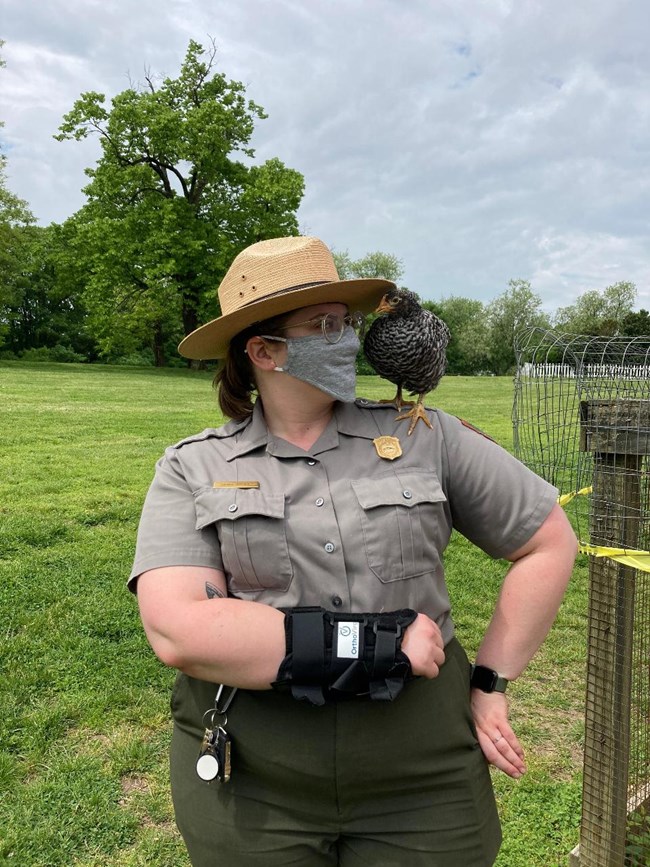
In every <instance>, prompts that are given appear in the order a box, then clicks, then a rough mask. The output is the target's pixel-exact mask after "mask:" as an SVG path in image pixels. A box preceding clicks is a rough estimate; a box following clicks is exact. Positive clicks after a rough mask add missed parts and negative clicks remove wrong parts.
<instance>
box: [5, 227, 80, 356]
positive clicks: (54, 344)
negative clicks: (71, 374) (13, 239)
mask: <svg viewBox="0 0 650 867" xmlns="http://www.w3.org/2000/svg"><path fill="white" fill-rule="evenodd" d="M21 240H22V244H21V256H20V269H18V270H16V272H15V273H14V277H13V281H12V292H11V299H10V300H9V301H8V302H7V303H6V304H5V307H4V318H5V325H6V334H5V350H6V351H11V352H12V353H14V354H17V355H18V354H22V353H24V352H25V351H28V350H32V349H46V350H54V352H53V353H52V354H51V356H50V357H53V358H58V359H59V360H62V361H63V360H88V361H93V360H95V359H96V358H97V351H96V345H95V340H94V337H93V335H92V334H91V333H90V332H89V331H88V329H87V327H86V310H85V307H84V305H83V302H82V300H81V297H80V295H81V291H80V290H81V287H80V286H79V285H78V284H75V283H71V282H70V281H69V280H68V279H66V278H67V275H66V272H65V270H64V269H63V268H61V260H62V258H65V256H66V255H67V239H66V232H65V228H64V227H61V226H57V225H55V224H53V225H51V226H48V227H47V228H44V227H42V226H28V227H26V228H25V229H24V231H23V232H22V239H21Z"/></svg>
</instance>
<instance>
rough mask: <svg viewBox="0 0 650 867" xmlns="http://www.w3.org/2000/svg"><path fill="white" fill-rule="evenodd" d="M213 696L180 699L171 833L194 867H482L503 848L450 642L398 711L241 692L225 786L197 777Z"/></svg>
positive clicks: (195, 689) (457, 649) (187, 683)
mask: <svg viewBox="0 0 650 867" xmlns="http://www.w3.org/2000/svg"><path fill="white" fill-rule="evenodd" d="M215 691H216V688H215V686H214V684H208V683H205V682H204V681H198V680H194V679H192V678H188V677H186V676H185V675H179V678H178V680H177V683H176V687H175V689H174V694H173V698H172V710H173V713H174V719H175V726H174V735H173V739H172V750H171V777H172V794H173V799H174V808H175V812H176V821H177V823H178V827H179V828H180V831H181V833H182V835H183V837H184V839H185V843H186V845H187V848H188V852H189V854H190V858H191V861H192V864H193V865H194V867H212V865H224V867H276V865H278V867H279V865H293V867H301V865H304V867H319V865H342V867H360V865H381V867H391V865H395V867H398V865H399V867H419V865H427V867H488V865H491V864H492V863H493V862H494V859H495V857H496V854H497V851H498V849H499V845H500V842H501V832H500V827H499V820H498V816H497V812H496V806H495V802H494V795H493V792H492V786H491V782H490V776H489V772H488V769H487V765H486V762H485V759H484V757H483V754H482V752H481V749H480V747H479V745H478V742H477V740H476V736H475V731H474V727H473V722H472V718H471V713H470V708H469V663H468V661H467V657H466V655H465V653H464V651H463V649H462V647H461V646H460V644H459V643H458V642H457V641H456V640H455V639H452V641H451V642H450V643H449V644H448V645H447V648H446V661H445V664H444V665H443V667H442V669H441V671H440V675H439V676H438V677H437V678H435V679H434V680H425V679H423V678H419V679H416V680H413V681H412V682H410V683H408V684H407V685H406V687H405V689H404V691H403V693H402V695H401V696H400V697H399V698H398V699H397V700H396V701H395V702H371V701H361V700H360V701H348V702H341V703H339V704H337V705H328V706H325V707H312V706H311V705H308V704H306V703H304V702H298V701H295V700H294V699H292V698H291V697H290V696H288V695H285V694H280V693H276V692H271V691H244V690H240V691H239V692H238V693H237V695H236V696H235V699H234V701H233V704H232V705H231V707H230V709H229V711H228V724H227V729H228V732H229V733H230V735H231V736H232V741H233V747H232V778H231V781H230V782H229V783H225V784H224V783H220V782H218V781H214V782H212V783H210V784H208V783H205V782H203V781H202V780H200V779H199V778H198V776H197V774H196V771H195V764H196V759H197V756H198V753H199V748H200V744H201V739H202V736H203V725H202V722H201V720H202V717H203V714H204V712H205V711H206V710H208V708H210V707H212V706H213V703H214V697H215Z"/></svg>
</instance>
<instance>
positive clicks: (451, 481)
mask: <svg viewBox="0 0 650 867" xmlns="http://www.w3.org/2000/svg"><path fill="white" fill-rule="evenodd" d="M429 417H430V419H431V421H432V424H433V430H432V431H431V430H429V429H428V428H425V427H424V425H420V426H418V427H417V428H416V430H415V432H414V433H413V435H412V436H410V437H408V436H406V424H405V423H404V422H396V421H395V408H394V407H393V406H386V405H384V404H373V403H371V402H370V401H367V400H357V401H356V403H354V404H343V403H339V404H336V406H335V410H334V415H333V417H332V419H331V421H330V423H329V425H328V427H327V428H326V430H325V431H324V432H323V434H322V435H321V437H320V438H319V439H318V441H317V442H316V443H315V444H314V445H313V446H312V448H311V449H310V450H309V452H305V451H303V449H301V448H298V447H297V446H294V445H292V444H291V443H288V442H286V441H285V440H282V439H279V438H276V437H274V436H273V435H272V434H271V433H270V432H269V431H268V429H267V427H266V424H265V421H264V415H263V413H262V407H261V404H260V403H259V402H258V403H257V405H256V407H255V411H254V412H253V415H252V417H251V418H250V419H247V420H246V421H244V422H229V423H228V424H226V425H224V426H223V427H221V428H217V429H207V430H205V431H203V432H202V433H200V434H198V435H196V436H192V437H188V438H187V439H184V440H182V441H181V442H179V443H177V444H176V445H175V446H171V447H170V448H168V449H167V451H166V452H165V455H164V457H162V458H161V459H160V461H159V462H158V464H157V465H156V475H155V478H154V480H153V482H152V484H151V487H150V489H149V492H148V494H147V498H146V501H145V504H144V508H143V512H142V518H141V521H140V527H139V531H138V542H137V549H136V556H135V562H134V565H133V570H132V573H131V577H130V579H129V583H130V586H131V588H132V589H135V583H134V582H135V579H136V578H137V576H138V575H140V574H141V573H142V572H145V571H146V570H148V569H155V568H157V567H160V566H181V565H182V566H211V567H213V568H216V569H220V570H222V571H223V572H224V573H225V575H226V579H227V584H228V593H229V595H231V596H235V597H238V598H241V599H249V600H255V601H257V602H264V603H266V604H268V605H272V606H274V607H280V606H289V607H294V606H302V605H320V606H322V607H323V608H326V609H329V610H340V611H354V612H363V611H372V612H377V611H381V610H384V611H392V610H395V609H398V608H413V609H415V610H416V611H420V612H423V613H425V614H427V615H429V617H431V618H432V619H434V620H435V621H436V622H437V623H438V625H439V626H440V628H441V630H442V633H443V637H444V640H445V642H447V641H448V640H449V639H450V638H451V636H452V635H453V624H452V621H451V617H450V603H449V596H448V593H447V588H446V586H445V579H444V569H443V564H442V555H443V551H444V550H445V547H446V545H447V543H448V541H449V537H450V535H451V531H452V529H453V528H455V529H457V530H458V531H459V532H460V533H462V534H463V535H464V536H466V537H467V538H468V539H469V540H470V541H472V542H474V543H475V544H476V545H478V546H479V547H480V548H482V549H483V550H484V551H485V552H486V553H488V554H489V555H490V556H492V557H502V556H505V555H508V554H511V553H512V552H513V551H515V550H517V548H519V547H521V545H523V544H524V543H525V542H527V541H528V539H529V538H530V537H531V536H532V535H533V534H534V533H535V531H536V530H537V529H538V528H539V527H540V526H541V524H542V523H543V522H544V519H545V518H546V517H547V515H548V514H549V512H550V510H551V507H552V506H553V504H554V503H555V502H556V498H557V490H556V489H555V488H553V487H552V486H551V485H549V484H547V482H545V481H543V480H542V479H541V478H539V477H538V476H536V475H535V474H534V473H532V472H531V471H530V470H528V469H527V468H526V467H525V466H524V465H523V464H521V463H520V462H519V461H517V460H516V459H515V458H513V457H512V455H510V454H509V453H508V452H506V451H505V450H504V449H502V448H501V447H500V446H498V445H497V444H496V443H494V442H492V441H491V440H490V439H488V438H487V437H485V436H483V435H482V434H480V433H479V432H477V431H475V430H474V429H473V428H469V427H467V426H466V425H465V424H463V423H462V422H461V421H459V420H458V419H457V418H454V417H453V416H449V415H447V414H446V413H444V412H441V411H439V410H430V411H429ZM380 436H392V437H397V438H398V440H399V443H400V446H401V449H402V454H401V456H399V457H398V458H396V459H394V460H389V459H387V458H386V457H382V456H381V454H380V452H381V449H380V448H378V447H376V446H375V444H374V442H373V441H374V440H375V439H376V438H378V437H380ZM232 483H235V484H234V485H233V484H232ZM245 483H249V484H245ZM250 483H253V484H250ZM231 485H232V486H231ZM476 581H477V583H478V582H479V581H480V576H478V575H477V576H476Z"/></svg>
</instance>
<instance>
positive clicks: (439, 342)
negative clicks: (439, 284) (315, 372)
mask: <svg viewBox="0 0 650 867" xmlns="http://www.w3.org/2000/svg"><path fill="white" fill-rule="evenodd" d="M376 312H377V313H382V314H385V315H383V316H379V317H378V318H377V319H375V321H374V322H373V323H372V325H371V326H370V328H369V329H368V333H367V334H366V337H365V340H364V342H363V349H364V352H365V354H366V358H367V359H368V361H369V362H370V364H371V365H372V367H373V368H374V369H375V370H376V371H377V373H378V374H379V376H382V377H383V378H384V379H387V380H389V382H393V383H395V385H397V394H396V395H395V398H394V400H392V401H387V402H390V403H394V404H395V406H396V408H397V410H398V411H399V410H401V409H402V408H403V407H405V406H410V407H412V409H410V410H409V411H408V412H405V413H403V414H402V415H398V416H397V419H398V420H401V419H407V418H410V419H411V424H410V426H409V430H408V436H410V435H411V434H412V433H413V431H414V430H415V426H416V424H417V422H418V419H422V421H423V422H424V423H425V424H426V425H428V426H429V427H431V423H430V422H429V419H428V418H427V415H426V411H425V409H424V405H423V400H424V395H425V394H426V393H427V392H428V391H432V390H433V389H434V388H435V387H436V386H437V385H438V383H439V382H440V380H441V378H442V376H443V374H444V372H445V367H446V364H447V358H446V355H445V349H446V348H447V344H448V343H449V338H450V333H449V329H448V328H447V326H446V325H445V323H444V322H443V321H442V319H439V318H438V317H437V316H436V315H435V314H434V313H430V312H429V311H428V310H424V309H423V308H422V307H421V306H420V302H419V301H418V298H417V295H416V294H415V293H414V292H410V291H409V290H408V289H390V290H389V291H388V292H387V293H386V294H385V295H384V297H383V298H382V299H381V302H380V303H379V307H377V310H376ZM402 388H407V389H408V390H409V392H410V393H411V394H412V395H415V394H417V396H418V399H417V401H416V403H415V405H413V401H405V400H403V399H402Z"/></svg>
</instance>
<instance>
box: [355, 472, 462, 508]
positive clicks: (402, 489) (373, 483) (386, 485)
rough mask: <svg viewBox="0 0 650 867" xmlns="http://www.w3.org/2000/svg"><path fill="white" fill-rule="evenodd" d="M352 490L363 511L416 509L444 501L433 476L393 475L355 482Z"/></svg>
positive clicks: (438, 482)
mask: <svg viewBox="0 0 650 867" xmlns="http://www.w3.org/2000/svg"><path fill="white" fill-rule="evenodd" d="M352 487H353V488H354V492H355V494H356V495H357V499H358V500H359V505H360V506H361V508H362V509H375V508H377V507H378V506H406V507H407V508H410V507H411V506H417V505H418V504H419V503H438V502H441V501H444V500H446V499H447V498H446V497H445V495H444V492H443V490H442V487H441V486H440V481H439V479H438V476H437V475H436V474H435V473H431V472H426V473H412V472H411V473H409V472H402V473H395V475H391V476H385V477H384V478H383V479H356V480H353V481H352Z"/></svg>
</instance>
